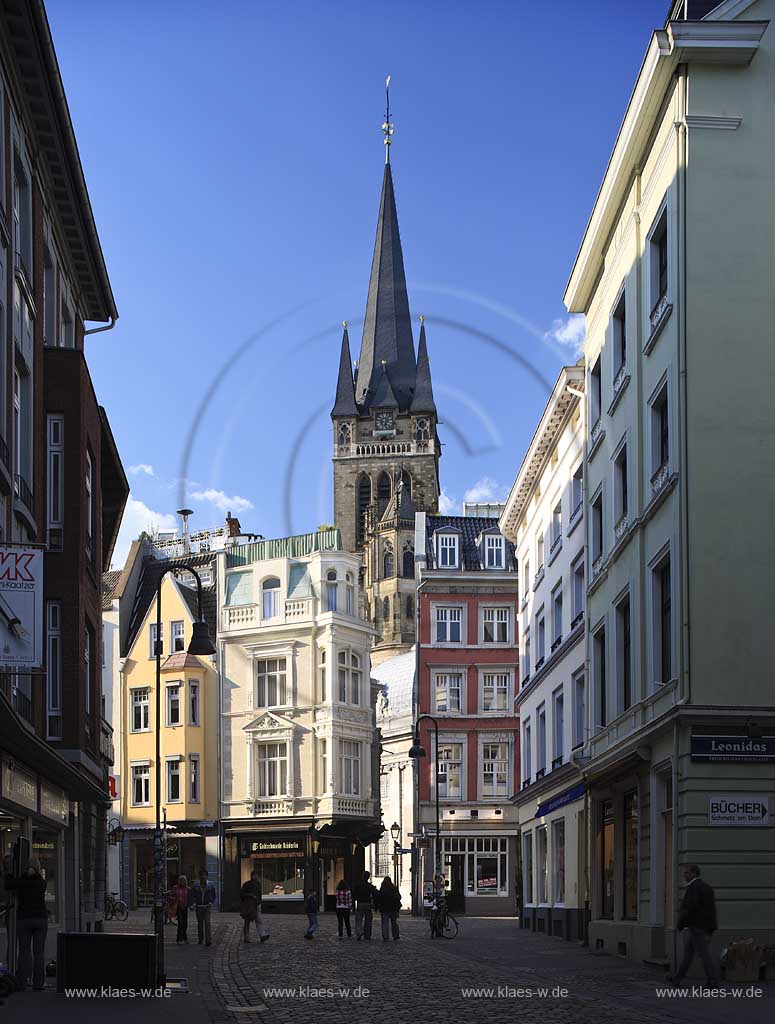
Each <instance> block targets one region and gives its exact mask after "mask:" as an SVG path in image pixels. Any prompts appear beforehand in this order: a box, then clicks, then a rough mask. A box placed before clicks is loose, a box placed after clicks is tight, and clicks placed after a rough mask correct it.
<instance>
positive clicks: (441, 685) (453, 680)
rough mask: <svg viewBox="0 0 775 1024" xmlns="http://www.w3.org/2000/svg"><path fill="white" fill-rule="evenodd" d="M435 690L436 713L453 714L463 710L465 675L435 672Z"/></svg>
mask: <svg viewBox="0 0 775 1024" xmlns="http://www.w3.org/2000/svg"><path fill="white" fill-rule="evenodd" d="M433 690H434V694H435V707H436V711H438V712H440V713H443V714H453V713H455V712H460V711H462V708H463V673H462V672H434V674H433Z"/></svg>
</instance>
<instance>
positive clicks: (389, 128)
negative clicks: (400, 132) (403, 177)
mask: <svg viewBox="0 0 775 1024" xmlns="http://www.w3.org/2000/svg"><path fill="white" fill-rule="evenodd" d="M393 130H394V127H393V122H392V121H391V120H390V75H388V76H387V78H386V79H385V123H384V124H383V125H382V134H383V135H384V136H385V163H386V164H389V163H390V144H391V135H392V134H393Z"/></svg>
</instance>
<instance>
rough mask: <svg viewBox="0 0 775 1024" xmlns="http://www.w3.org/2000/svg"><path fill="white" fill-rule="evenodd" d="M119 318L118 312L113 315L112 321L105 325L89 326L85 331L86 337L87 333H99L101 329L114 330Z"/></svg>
mask: <svg viewBox="0 0 775 1024" xmlns="http://www.w3.org/2000/svg"><path fill="white" fill-rule="evenodd" d="M117 320H118V313H116V315H115V316H111V318H110V323H109V324H105V325H104V327H91V328H89V330H88V331H84V332H83V336H84V338H85V337H86V335H87V334H99V333H100V331H112V330H113V328H114V327H115V326H116V321H117Z"/></svg>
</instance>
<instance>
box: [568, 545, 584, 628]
mask: <svg viewBox="0 0 775 1024" xmlns="http://www.w3.org/2000/svg"><path fill="white" fill-rule="evenodd" d="M571 590H572V593H571V598H572V606H571V608H572V613H573V620H572V623H571V625H572V626H575V625H577V624H578V623H579V622H580V621H581V619H583V618H584V594H585V587H584V555H583V554H581V555H579V556H578V558H576V560H575V561H574V562H573V565H572V566H571Z"/></svg>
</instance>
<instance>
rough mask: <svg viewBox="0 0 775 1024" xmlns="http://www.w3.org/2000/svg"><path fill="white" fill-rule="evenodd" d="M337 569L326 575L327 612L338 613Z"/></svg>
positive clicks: (329, 571)
mask: <svg viewBox="0 0 775 1024" xmlns="http://www.w3.org/2000/svg"><path fill="white" fill-rule="evenodd" d="M337 589H338V588H337V581H336V569H329V570H328V572H327V573H326V611H327V612H335V611H336V603H337V602H336V598H337Z"/></svg>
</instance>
